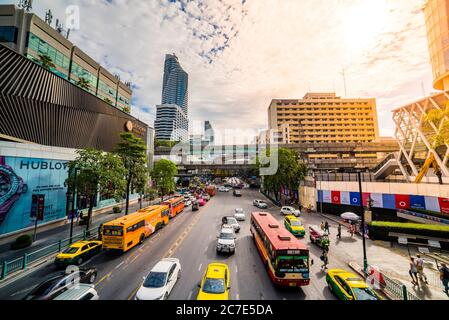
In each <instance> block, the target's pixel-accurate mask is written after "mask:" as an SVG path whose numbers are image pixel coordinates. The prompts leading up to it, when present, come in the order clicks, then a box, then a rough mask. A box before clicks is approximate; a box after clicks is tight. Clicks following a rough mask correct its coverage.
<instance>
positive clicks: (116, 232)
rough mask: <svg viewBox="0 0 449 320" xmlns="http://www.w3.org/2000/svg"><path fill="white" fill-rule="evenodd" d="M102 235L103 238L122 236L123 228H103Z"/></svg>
mask: <svg viewBox="0 0 449 320" xmlns="http://www.w3.org/2000/svg"><path fill="white" fill-rule="evenodd" d="M103 235H104V236H118V237H121V236H123V227H116V226H104V227H103Z"/></svg>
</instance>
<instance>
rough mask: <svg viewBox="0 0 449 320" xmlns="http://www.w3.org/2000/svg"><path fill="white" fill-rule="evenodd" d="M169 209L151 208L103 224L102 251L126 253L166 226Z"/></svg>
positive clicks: (164, 206)
mask: <svg viewBox="0 0 449 320" xmlns="http://www.w3.org/2000/svg"><path fill="white" fill-rule="evenodd" d="M169 217H170V208H169V207H168V206H166V205H162V206H151V207H148V208H145V209H142V210H139V211H137V212H135V213H132V214H130V215H127V216H125V217H121V218H118V219H115V220H112V221H109V222H107V223H105V224H103V227H102V240H103V248H104V249H113V250H121V251H123V252H126V251H128V250H129V249H131V248H133V247H134V246H136V245H138V244H139V243H142V242H143V241H144V240H145V238H147V237H149V236H150V235H152V234H153V233H154V232H156V231H157V230H159V229H160V228H162V227H163V226H165V225H167V224H168V221H169Z"/></svg>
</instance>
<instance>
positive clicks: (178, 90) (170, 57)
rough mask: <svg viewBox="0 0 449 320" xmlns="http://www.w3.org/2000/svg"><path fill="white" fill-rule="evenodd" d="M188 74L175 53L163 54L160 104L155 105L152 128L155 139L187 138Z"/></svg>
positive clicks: (176, 139) (184, 139)
mask: <svg viewBox="0 0 449 320" xmlns="http://www.w3.org/2000/svg"><path fill="white" fill-rule="evenodd" d="M188 87H189V75H188V74H187V73H186V72H185V71H184V70H183V69H182V67H181V65H180V64H179V60H178V57H177V56H176V55H175V54H167V55H166V56H165V66H164V79H163V84H162V104H161V105H159V106H156V108H157V112H156V120H155V121H154V128H155V130H156V139H158V140H170V141H187V140H188V139H189V137H188V132H189V116H188V115H189V113H188V112H189V107H188Z"/></svg>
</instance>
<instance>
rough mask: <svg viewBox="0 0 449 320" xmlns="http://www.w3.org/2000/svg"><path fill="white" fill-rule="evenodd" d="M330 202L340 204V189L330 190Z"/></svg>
mask: <svg viewBox="0 0 449 320" xmlns="http://www.w3.org/2000/svg"><path fill="white" fill-rule="evenodd" d="M331 195H332V203H333V204H340V191H332V194H331Z"/></svg>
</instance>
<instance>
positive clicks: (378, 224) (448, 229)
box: [370, 221, 449, 232]
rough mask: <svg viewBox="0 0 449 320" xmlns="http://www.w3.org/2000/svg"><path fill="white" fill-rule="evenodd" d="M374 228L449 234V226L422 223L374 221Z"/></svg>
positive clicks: (372, 223) (371, 224)
mask: <svg viewBox="0 0 449 320" xmlns="http://www.w3.org/2000/svg"><path fill="white" fill-rule="evenodd" d="M370 226H372V227H383V228H389V229H414V230H429V231H438V232H449V226H441V225H433V224H420V223H401V222H388V221H373V222H371V223H370Z"/></svg>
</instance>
